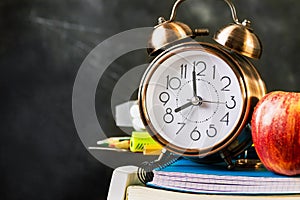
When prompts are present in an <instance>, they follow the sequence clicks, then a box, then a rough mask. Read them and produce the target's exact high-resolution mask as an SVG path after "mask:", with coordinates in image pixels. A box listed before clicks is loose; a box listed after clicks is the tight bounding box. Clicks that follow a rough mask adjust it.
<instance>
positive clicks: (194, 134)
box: [190, 126, 201, 141]
mask: <svg viewBox="0 0 300 200" xmlns="http://www.w3.org/2000/svg"><path fill="white" fill-rule="evenodd" d="M190 137H191V139H192V140H193V141H198V140H200V138H201V133H200V131H198V130H197V126H196V127H195V128H194V130H193V131H192V132H191V134H190Z"/></svg>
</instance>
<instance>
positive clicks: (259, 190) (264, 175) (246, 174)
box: [108, 159, 300, 200]
mask: <svg viewBox="0 0 300 200" xmlns="http://www.w3.org/2000/svg"><path fill="white" fill-rule="evenodd" d="M117 170H118V169H116V170H115V171H117ZM123 171H124V170H123ZM153 173H154V178H153V180H152V181H151V182H148V183H147V185H146V186H145V185H141V184H138V183H139V182H138V181H137V178H136V173H135V170H133V171H131V178H130V179H131V180H135V182H130V181H129V182H128V181H127V182H126V187H125V186H124V187H123V188H126V189H124V191H122V189H121V188H120V187H118V188H116V187H115V190H116V191H119V194H122V195H123V196H122V197H120V198H111V199H114V200H118V199H120V200H123V199H125V198H126V200H148V199H155V200H163V199H164V200H168V199H172V200H176V199H178V200H179V199H180V200H208V199H216V200H218V199H220V200H221V199H222V200H225V199H232V200H271V199H272V200H273V199H288V200H296V199H297V200H299V199H300V177H299V176H297V177H287V176H281V175H277V174H274V173H272V172H270V171H267V170H266V169H265V168H258V169H253V168H252V169H245V168H241V169H239V168H236V169H234V170H227V169H226V167H224V166H223V165H205V164H200V163H197V162H193V161H191V160H188V159H180V160H178V161H177V162H175V163H173V164H171V165H169V166H167V167H165V168H162V169H155V170H154V171H153ZM117 177H118V178H117ZM133 177H134V178H133ZM113 179H115V180H119V181H120V176H118V175H116V174H115V177H113ZM112 188H114V187H113V185H112V184H111V186H110V190H111V189H112ZM110 195H112V192H111V193H110ZM108 199H109V200H110V198H108Z"/></svg>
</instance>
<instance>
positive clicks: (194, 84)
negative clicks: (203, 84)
mask: <svg viewBox="0 0 300 200" xmlns="http://www.w3.org/2000/svg"><path fill="white" fill-rule="evenodd" d="M192 76H193V93H194V97H197V96H198V95H197V80H196V69H195V66H194V69H193V72H192Z"/></svg>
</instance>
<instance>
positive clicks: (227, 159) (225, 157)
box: [220, 150, 235, 169]
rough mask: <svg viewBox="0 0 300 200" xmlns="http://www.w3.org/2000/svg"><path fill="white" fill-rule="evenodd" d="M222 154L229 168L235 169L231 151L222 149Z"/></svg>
mask: <svg viewBox="0 0 300 200" xmlns="http://www.w3.org/2000/svg"><path fill="white" fill-rule="evenodd" d="M220 156H221V158H222V159H223V160H224V161H225V162H226V164H227V169H233V168H234V166H235V165H234V164H233V162H232V159H231V156H230V153H229V152H228V151H227V150H224V151H221V152H220Z"/></svg>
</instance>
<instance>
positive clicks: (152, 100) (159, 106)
mask: <svg viewBox="0 0 300 200" xmlns="http://www.w3.org/2000/svg"><path fill="white" fill-rule="evenodd" d="M183 1H184V0H177V1H176V2H175V4H174V6H173V9H172V12H171V17H170V19H169V20H165V19H164V18H162V17H160V18H159V20H158V21H159V24H158V25H157V26H156V27H154V30H153V32H152V35H151V37H150V39H149V43H148V53H149V54H150V55H151V56H155V58H154V59H153V60H152V61H151V63H150V65H149V67H148V68H147V70H146V72H145V73H144V76H143V78H142V81H141V83H140V88H139V107H140V113H141V118H142V120H143V123H144V125H145V127H146V129H147V131H148V132H149V133H150V134H151V135H152V136H153V138H154V139H155V140H157V141H158V142H159V143H160V144H161V145H163V146H164V147H165V148H166V149H168V150H170V151H171V152H175V153H176V154H180V155H183V156H190V157H195V158H197V159H200V160H201V161H203V162H214V161H219V160H220V159H224V160H225V161H226V162H227V163H228V166H229V167H232V166H233V164H232V161H231V159H232V158H233V157H235V156H237V155H239V154H240V153H241V152H243V151H245V149H246V148H248V147H249V146H250V145H251V144H252V139H251V132H250V130H249V127H248V124H249V120H250V118H251V114H252V111H253V108H254V106H255V104H256V103H257V102H258V100H259V99H260V98H261V97H263V96H264V95H265V93H266V88H265V84H264V82H263V81H262V79H261V77H260V75H259V73H258V72H257V70H256V68H255V67H254V66H253V64H252V63H251V62H250V61H249V59H248V58H254V59H259V58H260V56H261V53H262V47H261V42H260V40H259V38H258V37H257V36H256V35H255V34H254V33H253V30H252V29H251V27H250V22H249V21H248V20H244V21H243V22H242V23H240V22H239V20H238V18H237V15H236V10H235V7H234V5H233V3H232V2H231V1H230V0H224V1H225V2H226V3H227V4H228V5H229V7H230V10H231V14H232V18H233V24H230V25H228V26H226V27H225V28H223V29H221V30H219V31H218V32H217V33H216V34H215V35H214V37H213V40H212V42H211V43H209V42H201V41H200V42H199V41H195V40H194V39H193V38H195V37H196V36H200V37H203V36H205V35H208V30H207V29H197V30H195V31H192V30H191V28H189V26H187V25H186V24H184V23H181V22H178V21H175V15H176V11H177V8H178V6H179V5H180V4H181V3H182V2H183ZM197 39H198V38H197ZM200 40H201V38H200ZM247 57H248V58H247Z"/></svg>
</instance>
